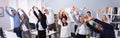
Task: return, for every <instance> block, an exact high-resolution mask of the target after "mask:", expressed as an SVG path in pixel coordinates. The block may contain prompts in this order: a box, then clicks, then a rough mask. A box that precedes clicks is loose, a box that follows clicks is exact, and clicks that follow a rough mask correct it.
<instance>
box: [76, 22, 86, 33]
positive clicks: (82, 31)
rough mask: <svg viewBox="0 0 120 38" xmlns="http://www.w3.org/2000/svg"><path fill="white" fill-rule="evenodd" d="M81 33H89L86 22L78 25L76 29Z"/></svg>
mask: <svg viewBox="0 0 120 38" xmlns="http://www.w3.org/2000/svg"><path fill="white" fill-rule="evenodd" d="M77 33H78V34H80V35H87V34H88V27H87V26H86V24H85V23H83V24H82V25H80V26H78V28H77V30H76V34H77Z"/></svg>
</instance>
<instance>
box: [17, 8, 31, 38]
mask: <svg viewBox="0 0 120 38" xmlns="http://www.w3.org/2000/svg"><path fill="white" fill-rule="evenodd" d="M18 11H19V12H18V13H19V14H20V17H21V24H20V25H21V30H22V38H31V34H30V30H31V28H30V24H29V18H28V16H27V15H26V13H25V12H24V11H23V10H22V9H20V8H19V9H18ZM20 11H21V12H20Z"/></svg>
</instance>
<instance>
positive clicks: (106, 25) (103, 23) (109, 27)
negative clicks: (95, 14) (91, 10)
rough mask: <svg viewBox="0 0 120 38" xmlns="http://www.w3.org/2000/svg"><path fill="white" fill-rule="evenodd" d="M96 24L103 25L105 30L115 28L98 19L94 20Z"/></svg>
mask: <svg viewBox="0 0 120 38" xmlns="http://www.w3.org/2000/svg"><path fill="white" fill-rule="evenodd" d="M94 21H95V22H97V23H99V24H100V25H102V26H103V27H104V28H107V29H113V26H112V25H110V24H108V23H105V22H102V21H100V20H98V19H94Z"/></svg>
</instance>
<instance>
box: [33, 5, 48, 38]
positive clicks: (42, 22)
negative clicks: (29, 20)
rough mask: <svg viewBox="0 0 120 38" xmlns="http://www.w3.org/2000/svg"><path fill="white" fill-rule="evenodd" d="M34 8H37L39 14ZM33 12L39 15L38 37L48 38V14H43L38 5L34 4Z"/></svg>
mask: <svg viewBox="0 0 120 38" xmlns="http://www.w3.org/2000/svg"><path fill="white" fill-rule="evenodd" d="M34 9H37V10H38V12H39V14H37V13H36V11H35V10H34ZM33 13H34V15H35V16H36V17H37V19H38V21H37V24H36V26H37V30H38V37H39V38H46V28H47V24H46V20H47V18H46V16H45V14H43V13H42V12H41V11H40V10H39V9H38V8H37V7H35V6H33Z"/></svg>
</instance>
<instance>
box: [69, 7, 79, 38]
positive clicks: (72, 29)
mask: <svg viewBox="0 0 120 38" xmlns="http://www.w3.org/2000/svg"><path fill="white" fill-rule="evenodd" d="M73 14H74V15H75V18H76V20H78V17H79V15H80V14H81V12H80V10H79V9H77V7H75V6H72V8H71V11H70V14H69V15H70V16H71V17H70V19H71V22H72V24H73V25H71V35H72V37H75V31H76V29H77V25H78V24H77V23H76V22H75V20H74V18H73V17H72V15H73Z"/></svg>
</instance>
